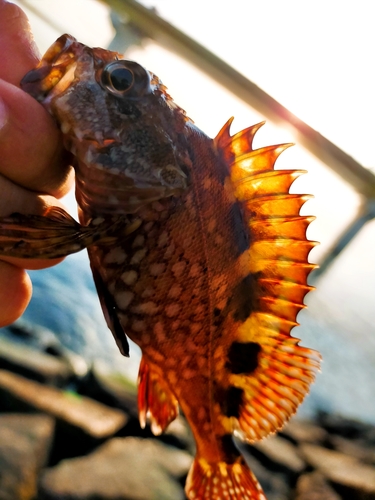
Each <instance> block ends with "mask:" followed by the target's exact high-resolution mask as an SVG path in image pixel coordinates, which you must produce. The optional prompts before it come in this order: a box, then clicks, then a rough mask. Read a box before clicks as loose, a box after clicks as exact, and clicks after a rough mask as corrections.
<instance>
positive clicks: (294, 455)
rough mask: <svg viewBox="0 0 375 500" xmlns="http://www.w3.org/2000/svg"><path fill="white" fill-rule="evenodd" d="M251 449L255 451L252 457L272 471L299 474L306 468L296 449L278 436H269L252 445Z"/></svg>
mask: <svg viewBox="0 0 375 500" xmlns="http://www.w3.org/2000/svg"><path fill="white" fill-rule="evenodd" d="M252 448H253V449H254V450H255V451H253V455H254V456H256V457H257V458H259V459H260V460H261V462H262V463H263V464H264V465H269V466H271V467H272V468H273V470H280V471H282V472H291V473H293V474H299V473H301V472H302V471H303V470H304V469H305V467H306V464H305V462H304V460H303V459H302V458H301V456H300V454H299V452H298V449H297V448H296V447H295V446H293V444H292V443H290V442H289V441H287V440H286V439H283V438H282V437H280V436H270V437H269V438H266V439H263V440H262V441H260V442H259V443H256V444H254V445H253V446H252Z"/></svg>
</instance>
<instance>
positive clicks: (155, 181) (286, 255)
mask: <svg viewBox="0 0 375 500" xmlns="http://www.w3.org/2000/svg"><path fill="white" fill-rule="evenodd" d="M21 87H22V89H23V90H24V91H25V92H27V93H29V94H30V95H31V96H33V97H34V98H35V99H37V100H38V101H39V102H40V103H41V105H43V106H44V107H45V108H46V109H47V110H48V112H49V113H51V115H52V116H53V117H54V119H55V120H56V123H57V124H58V126H59V127H60V129H61V131H62V135H63V140H64V145H65V148H66V149H67V150H69V151H70V152H71V153H72V155H73V166H74V169H75V177H76V199H77V204H78V207H79V222H77V221H76V220H75V219H74V218H72V217H71V216H70V215H69V214H68V213H67V212H66V211H64V210H63V209H62V208H58V207H52V208H51V207H50V208H48V210H47V211H46V212H45V213H44V214H43V215H39V216H37V215H28V214H20V213H17V214H12V215H10V216H8V217H3V218H1V219H0V254H1V255H3V256H12V257H21V258H43V259H49V258H51V259H52V258H56V257H63V256H66V255H68V254H71V253H74V252H78V251H80V250H82V249H84V248H87V250H88V254H89V259H90V265H91V269H92V274H93V279H94V282H95V285H96V289H97V292H98V296H99V299H100V303H101V307H102V309H103V313H104V316H105V319H106V322H107V325H108V327H109V329H110V330H111V332H112V334H113V336H114V339H115V341H116V343H117V345H118V347H119V349H120V351H121V353H122V354H123V355H124V356H128V355H129V343H128V340H127V339H128V338H130V339H131V340H133V341H134V342H135V343H136V344H137V345H138V346H139V347H140V349H141V351H142V359H141V363H140V368H139V376H138V408H139V420H140V424H141V426H142V427H145V426H146V425H147V424H149V425H150V427H151V430H152V432H153V433H154V434H155V435H158V434H160V433H162V432H163V431H164V430H165V429H166V428H167V426H168V425H169V424H170V423H171V422H172V421H173V420H174V419H175V418H176V417H177V415H178V414H179V411H180V409H181V410H182V412H183V415H184V416H185V418H186V420H187V421H188V423H189V425H190V428H191V430H192V433H193V435H194V439H195V443H196V456H195V458H194V461H193V464H192V466H191V469H190V471H189V474H188V477H187V480H186V487H185V491H186V495H187V497H188V498H189V499H190V500H203V499H205V500H206V499H211V500H219V499H229V500H239V499H241V500H265V498H266V497H265V494H264V492H263V490H262V487H261V485H260V484H259V482H258V481H257V479H256V477H255V476H254V474H253V473H252V471H251V470H250V468H249V467H248V465H247V464H246V461H245V459H244V457H243V454H242V453H241V452H240V451H239V449H238V447H237V446H236V445H235V442H234V440H233V436H236V437H239V438H240V439H242V440H244V441H245V442H248V443H253V442H256V441H257V440H260V439H263V438H265V437H266V436H268V435H270V434H272V433H275V432H276V431H278V430H279V429H281V428H282V426H283V425H284V424H285V423H286V422H287V421H288V420H289V419H290V417H291V416H292V415H293V414H294V413H295V412H296V410H297V407H298V406H299V404H300V403H301V402H302V400H303V399H304V397H305V395H306V394H307V393H308V392H309V387H310V384H311V383H312V382H313V381H314V379H315V376H316V374H317V372H318V371H319V367H320V361H321V356H320V354H319V353H318V352H317V351H315V350H313V349H309V348H306V347H303V346H300V345H299V342H300V339H298V338H295V337H293V336H292V335H291V330H292V328H294V327H295V326H297V325H298V323H297V321H296V317H297V314H298V312H299V311H300V310H301V309H303V308H304V307H305V305H304V297H305V295H306V294H307V293H308V292H309V291H310V290H311V289H312V287H311V286H309V285H308V282H307V280H308V276H309V273H310V272H311V271H312V270H313V269H314V268H315V267H316V266H315V265H314V264H312V263H310V262H309V260H308V256H309V252H310V251H311V249H312V248H314V246H315V245H316V242H314V241H310V240H308V239H307V237H306V230H307V228H308V226H309V224H310V223H311V221H312V220H313V217H309V216H302V215H300V209H301V207H302V206H303V205H304V203H305V202H306V201H307V200H308V199H309V198H310V196H308V195H300V194H291V193H290V192H289V190H290V186H291V184H292V183H293V182H294V180H295V179H296V178H298V177H299V176H300V175H301V174H302V173H304V171H302V170H277V169H275V162H276V160H277V158H278V156H279V155H280V154H281V153H282V152H283V151H284V150H285V149H287V148H288V147H289V146H290V144H279V145H273V146H266V147H261V148H258V149H254V148H253V138H254V136H255V134H256V132H257V131H258V130H259V128H260V127H261V126H262V125H263V124H264V122H262V123H259V124H256V125H253V126H250V127H248V128H246V129H245V130H242V131H240V132H238V133H235V134H233V135H231V133H230V127H231V123H232V121H233V118H231V119H230V120H229V121H228V122H227V123H225V125H224V126H223V127H222V128H221V130H220V131H219V133H218V134H217V136H216V137H215V138H214V139H211V138H209V137H208V136H207V135H205V134H204V133H203V132H202V131H201V130H200V129H199V128H198V127H197V126H196V125H195V124H194V123H193V121H192V120H191V119H190V118H189V117H188V116H187V114H186V113H185V111H184V110H182V109H181V108H180V107H179V106H178V105H177V104H176V103H175V102H174V101H173V99H172V98H171V96H170V95H169V94H168V92H167V88H166V87H165V85H163V83H162V82H161V80H160V79H159V78H158V77H157V76H156V75H155V74H153V73H152V72H150V71H148V70H147V69H145V68H143V67H142V66H141V65H139V64H138V63H136V62H134V61H129V60H124V59H122V56H121V54H118V53H116V52H112V51H108V50H105V49H101V48H90V47H87V46H86V45H84V44H81V43H79V42H78V41H77V40H76V39H75V38H73V37H72V36H70V35H62V36H61V37H60V38H58V39H57V41H56V42H55V43H54V44H53V45H52V46H51V47H50V48H49V49H48V51H47V52H46V54H45V55H44V56H43V58H42V59H41V61H40V63H39V65H38V66H37V67H36V68H34V69H33V70H31V71H29V72H28V73H27V74H26V75H25V76H24V78H23V79H22V82H21Z"/></svg>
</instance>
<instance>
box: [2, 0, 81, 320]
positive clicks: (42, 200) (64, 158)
mask: <svg viewBox="0 0 375 500" xmlns="http://www.w3.org/2000/svg"><path fill="white" fill-rule="evenodd" d="M38 62H39V53H38V50H37V48H36V46H35V43H34V41H33V38H32V35H31V32H30V26H29V23H28V20H27V17H26V15H25V14H24V12H23V11H22V10H21V9H20V8H19V7H17V6H16V5H14V4H11V3H8V2H6V1H4V0H0V217H4V216H8V215H10V214H12V213H14V212H20V213H24V214H43V213H44V211H45V209H46V208H47V207H48V206H51V205H58V206H62V205H61V203H60V202H59V201H58V199H59V198H61V197H62V196H63V195H65V194H66V193H67V192H68V191H69V189H70V188H71V186H72V182H73V173H72V169H71V167H69V162H68V155H67V154H66V152H64V149H63V145H62V139H61V134H60V132H59V130H58V128H57V127H56V125H55V123H54V121H53V119H52V117H51V116H49V114H48V113H47V111H46V110H45V109H44V108H43V107H42V106H41V105H40V104H39V103H38V102H37V101H36V100H34V99H33V98H32V97H30V96H29V95H28V94H26V93H25V92H23V91H22V90H21V89H20V87H19V82H20V80H21V79H22V77H23V76H24V75H25V74H26V73H27V72H28V71H29V70H30V69H32V68H34V67H35V66H36V65H37V64H38ZM61 260H62V259H54V260H25V259H12V258H9V257H1V260H0V327H1V326H5V325H8V324H10V323H12V322H13V321H15V320H16V319H17V318H18V317H19V316H20V315H21V314H22V313H23V311H24V310H25V308H26V306H27V304H28V303H29V301H30V298H31V293H32V287H31V281H30V278H29V276H28V274H27V273H26V271H25V269H42V268H45V267H50V266H52V265H54V264H57V263H58V262H60V261H61Z"/></svg>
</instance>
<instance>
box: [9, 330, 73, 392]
mask: <svg viewBox="0 0 375 500" xmlns="http://www.w3.org/2000/svg"><path fill="white" fill-rule="evenodd" d="M0 369H5V370H11V371H13V372H16V373H19V374H20V375H23V376H25V377H28V378H32V379H34V380H37V381H38V382H45V383H47V384H51V385H57V386H62V385H63V384H65V383H66V382H67V381H68V380H69V378H70V377H72V376H73V371H72V370H71V368H70V367H69V365H68V363H66V362H65V361H63V360H61V359H59V358H57V357H55V356H51V355H50V354H45V353H43V352H40V351H38V350H36V349H33V348H31V347H27V346H25V345H22V344H16V343H14V342H10V341H8V340H4V339H2V338H0Z"/></svg>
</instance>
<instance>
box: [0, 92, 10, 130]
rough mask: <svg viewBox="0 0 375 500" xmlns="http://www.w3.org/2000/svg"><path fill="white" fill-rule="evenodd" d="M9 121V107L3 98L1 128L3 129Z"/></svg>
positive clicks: (0, 111) (0, 112)
mask: <svg viewBox="0 0 375 500" xmlns="http://www.w3.org/2000/svg"><path fill="white" fill-rule="evenodd" d="M7 121H8V109H7V107H6V106H5V104H4V102H3V100H2V99H0V129H2V128H3V127H4V126H5V125H6V123H7Z"/></svg>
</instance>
